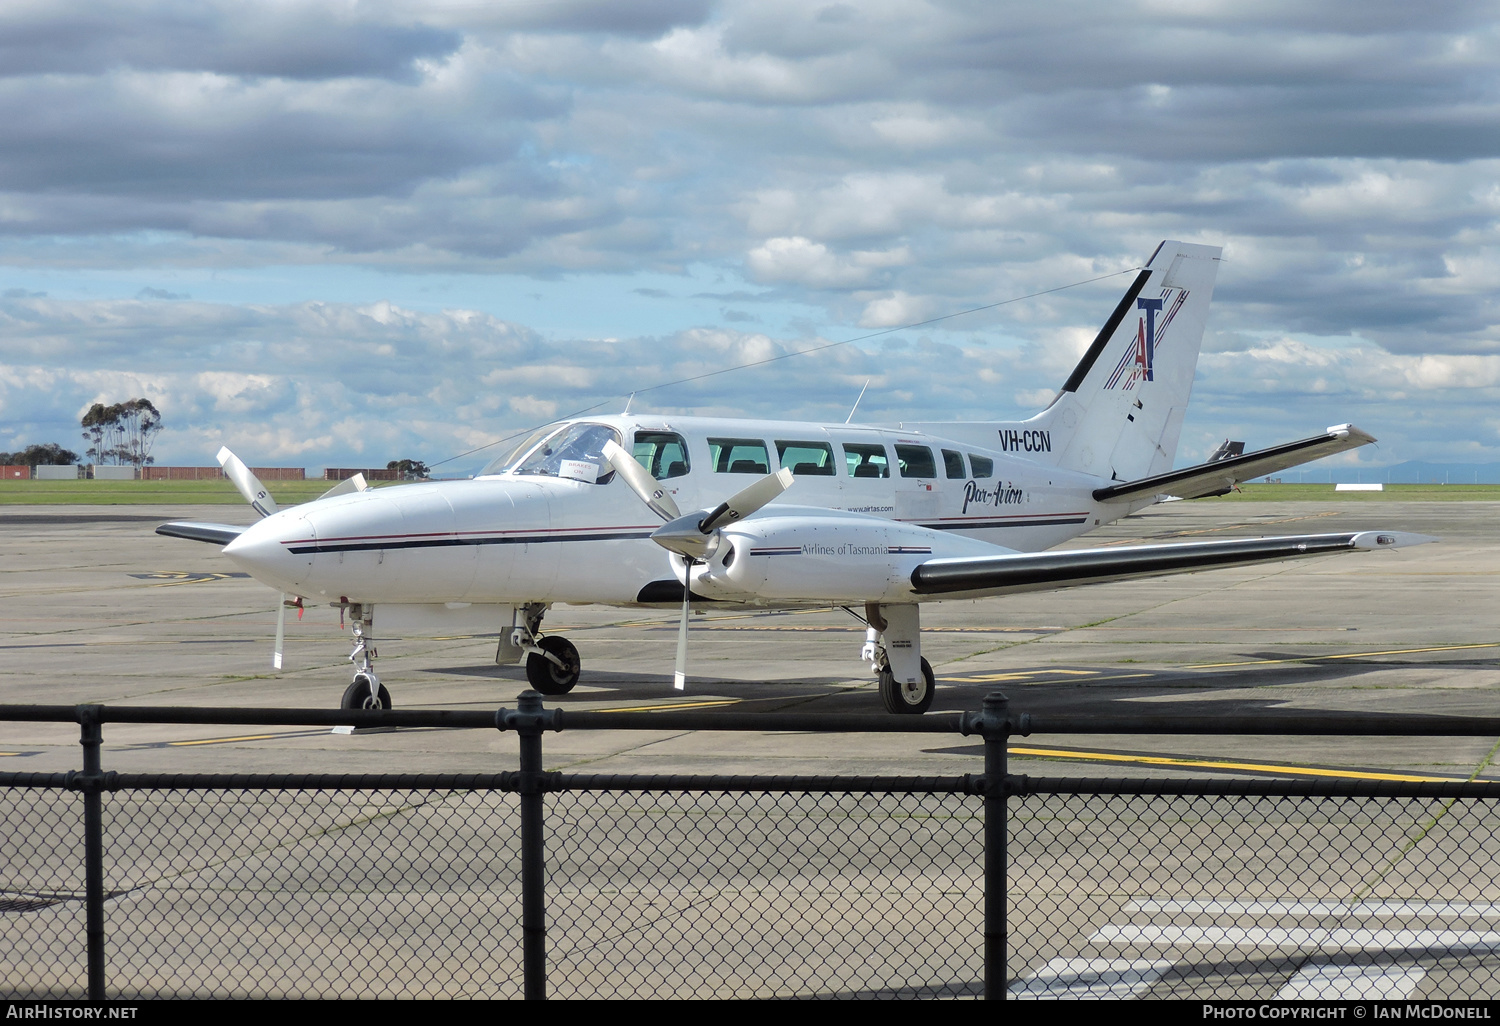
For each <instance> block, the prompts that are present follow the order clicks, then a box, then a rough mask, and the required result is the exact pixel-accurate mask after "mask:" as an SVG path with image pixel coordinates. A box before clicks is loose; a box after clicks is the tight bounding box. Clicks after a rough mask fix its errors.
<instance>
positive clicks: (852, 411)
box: [844, 378, 870, 424]
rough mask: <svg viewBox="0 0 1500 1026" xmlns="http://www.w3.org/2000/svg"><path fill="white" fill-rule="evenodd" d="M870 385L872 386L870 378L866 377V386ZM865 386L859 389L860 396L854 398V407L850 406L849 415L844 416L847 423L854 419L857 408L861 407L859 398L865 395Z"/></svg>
mask: <svg viewBox="0 0 1500 1026" xmlns="http://www.w3.org/2000/svg"><path fill="white" fill-rule="evenodd" d="M869 387H870V379H869V378H865V388H869ZM865 388H861V389H860V390H859V398H858V399H855V400H854V405H853V406H852V407H850V409H849V416H847V417H845V418H844V423H845V424H847V423H849V422H850V421H851V420H853V419H854V411H855V410H857V409H859V400H860V399H863V398H864V397H865Z"/></svg>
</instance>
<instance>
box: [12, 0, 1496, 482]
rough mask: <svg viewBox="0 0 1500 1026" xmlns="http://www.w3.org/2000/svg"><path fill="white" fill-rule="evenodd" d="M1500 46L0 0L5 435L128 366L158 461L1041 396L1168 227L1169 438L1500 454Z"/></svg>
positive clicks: (883, 19)
mask: <svg viewBox="0 0 1500 1026" xmlns="http://www.w3.org/2000/svg"><path fill="white" fill-rule="evenodd" d="M1497 69H1500V11H1497V8H1496V5H1495V4H1493V3H1473V2H1469V3H1464V4H1436V5H1431V4H1423V5H1417V4H1411V3H1404V2H1381V0H1365V2H1361V3H1358V4H1350V3H1328V4H1319V3H1309V2H1307V0H1299V2H1294V3H1290V2H1289V3H1278V2H1274V0H1267V2H1261V3H1256V4H1244V3H1232V2H1228V0H1225V2H1213V0H1192V2H1190V0H1175V2H1174V0H1157V2H1149V0H1109V2H1101V3H1091V2H1086V0H1078V2H1070V3H1065V4H1053V5H1039V4H1034V3H996V2H981V0H972V2H971V0H859V2H853V3H840V2H831V3H821V2H819V0H812V2H807V0H797V2H786V0H724V2H713V0H633V2H630V3H620V2H616V0H486V2H480V0H451V2H449V0H433V2H417V0H410V2H407V0H388V2H382V0H375V2H357V0H307V2H287V0H265V2H261V3H257V4H249V5H246V4H242V3H231V2H228V0H159V2H149V0H10V2H8V3H6V4H5V5H3V6H0V124H4V125H5V126H6V130H5V131H4V132H3V133H0V449H10V448H18V447H20V446H21V445H24V444H26V443H31V442H44V441H57V442H61V443H63V444H64V445H66V446H69V447H73V448H79V449H81V448H82V444H81V441H80V437H79V433H78V427H77V423H78V418H79V416H80V415H81V413H82V412H83V410H84V409H85V408H86V407H87V406H88V405H89V404H91V403H93V402H96V401H105V402H115V401H119V400H122V399H126V398H133V397H135V396H138V395H139V396H146V397H149V398H150V399H152V400H153V401H154V402H155V403H156V404H157V405H158V406H159V407H160V408H161V409H162V411H163V413H164V415H165V419H166V426H167V430H166V431H165V432H164V433H163V434H162V436H161V438H160V440H159V442H158V446H157V450H156V455H157V457H158V462H161V463H185V464H206V463H211V462H212V454H213V452H214V451H215V450H216V448H217V447H218V445H220V444H221V443H225V442H227V443H228V444H230V445H231V446H232V447H234V448H235V449H236V450H238V451H239V452H240V453H241V455H242V456H244V458H245V459H246V461H247V462H249V463H251V464H254V465H269V464H285V465H292V466H298V465H305V466H307V467H309V468H317V467H321V466H324V465H327V464H334V465H344V466H366V465H383V464H384V463H385V462H386V461H387V460H389V459H394V458H399V457H413V458H420V459H425V460H427V461H428V462H429V463H438V462H439V461H444V460H448V461H449V462H446V463H444V464H443V467H442V469H443V470H445V471H449V472H459V471H470V470H473V469H474V468H475V467H476V466H478V465H480V464H481V463H482V462H483V461H484V460H485V459H486V458H487V457H488V456H490V455H493V454H494V450H485V451H482V452H479V453H475V454H472V455H469V456H462V457H459V458H458V459H453V460H450V457H454V456H456V455H457V454H460V453H464V452H466V451H467V450H470V449H473V448H475V447H477V446H482V445H485V444H486V443H490V442H493V441H494V440H495V439H497V438H501V437H503V436H505V435H508V434H511V433H512V432H515V431H518V430H522V429H525V428H528V427H531V426H533V425H535V424H538V423H541V422H544V421H546V420H548V419H551V418H553V417H557V416H563V415H567V414H570V413H573V412H575V411H578V410H582V409H585V408H590V407H594V408H597V409H601V410H606V411H610V412H618V410H619V409H621V408H622V407H623V404H624V400H623V398H622V397H623V396H625V395H627V394H628V393H630V392H632V391H638V392H639V393H640V394H639V395H638V396H637V398H636V399H635V409H637V410H640V409H647V408H649V409H655V410H663V411H671V412H692V413H733V414H745V415H751V416H773V417H796V418H808V419H832V420H839V421H842V420H843V419H844V417H845V416H846V415H847V413H848V411H849V407H850V405H851V404H852V403H853V402H854V399H855V397H856V396H857V395H858V393H859V391H860V388H861V386H863V385H864V383H865V382H866V381H867V380H868V381H869V391H868V393H867V394H866V395H865V398H864V400H863V401H862V403H861V405H860V419H861V420H865V421H870V422H877V423H880V422H894V421H896V420H899V419H902V418H906V419H932V420H938V419H988V418H1011V417H1017V416H1025V415H1029V414H1030V413H1031V412H1033V411H1034V410H1036V409H1037V408H1039V407H1040V406H1041V405H1042V404H1044V403H1045V402H1046V401H1047V400H1048V399H1049V398H1050V397H1051V395H1052V393H1053V390H1055V388H1056V387H1057V386H1058V385H1059V384H1060V383H1061V382H1062V380H1063V379H1064V377H1065V376H1066V374H1067V371H1068V369H1069V368H1070V367H1071V365H1072V363H1073V362H1074V360H1075V359H1076V358H1077V356H1078V354H1079V353H1080V352H1081V350H1082V348H1083V346H1084V345H1085V344H1086V343H1087V341H1088V340H1089V339H1090V338H1092V336H1093V334H1094V332H1095V331H1096V330H1097V328H1098V325H1099V324H1100V323H1101V322H1102V321H1103V320H1104V318H1105V317H1106V316H1107V315H1108V313H1109V311H1110V309H1111V308H1112V307H1113V305H1114V303H1115V301H1116V299H1117V298H1118V295H1119V294H1120V292H1121V291H1122V290H1123V287H1124V284H1125V282H1126V281H1127V280H1128V277H1125V276H1120V275H1119V274H1118V273H1117V272H1121V271H1124V270H1126V269H1129V268H1133V267H1136V266H1138V265H1139V264H1140V263H1142V262H1143V261H1144V259H1145V258H1146V257H1147V256H1148V255H1149V254H1150V253H1151V251H1152V249H1153V248H1154V247H1155V246H1156V244H1157V243H1158V242H1159V241H1161V240H1162V239H1163V238H1178V239H1183V240H1186V241H1191V242H1203V243H1210V244H1213V245H1220V246H1223V247H1224V249H1225V258H1224V262H1223V264H1222V266H1221V269H1220V273H1219V281H1218V288H1217V292H1216V299H1215V304H1214V309H1213V312H1212V314H1211V315H1210V319H1209V334H1208V336H1207V337H1206V338H1205V342H1204V356H1203V359H1202V361H1201V362H1200V365H1199V372H1198V384H1197V390H1196V392H1195V398H1194V404H1193V407H1192V409H1191V411H1190V413H1189V418H1188V424H1187V427H1186V430H1185V432H1184V436H1183V448H1182V451H1181V452H1180V453H1179V462H1192V461H1195V460H1197V459H1199V458H1202V457H1203V456H1204V455H1206V454H1207V453H1208V452H1209V451H1210V450H1211V449H1212V448H1213V447H1214V445H1215V444H1216V443H1217V442H1218V441H1219V440H1220V439H1222V438H1224V437H1226V436H1231V437H1234V438H1237V439H1244V440H1246V441H1247V442H1248V443H1249V444H1250V446H1251V447H1259V446H1262V445H1269V444H1273V443H1275V442H1278V441H1285V440H1290V439H1293V438H1299V437H1303V436H1305V435H1307V434H1311V433H1314V432H1316V431H1320V430H1322V429H1323V428H1324V427H1325V426H1327V425H1329V424H1334V423H1341V422H1344V421H1352V422H1353V423H1355V424H1358V425H1359V426H1360V427H1362V428H1364V429H1366V430H1368V431H1370V432H1371V433H1373V434H1375V435H1377V436H1379V437H1380V439H1381V444H1380V446H1379V448H1378V449H1376V448H1374V447H1367V448H1366V449H1363V450H1360V451H1359V452H1358V453H1355V454H1348V455H1347V456H1346V457H1344V459H1345V461H1346V462H1347V461H1350V460H1355V459H1358V460H1361V461H1363V463H1364V464H1366V465H1369V466H1383V465H1387V464H1391V463H1397V462H1400V461H1403V460H1407V459H1426V460H1436V461H1447V462H1488V461H1494V460H1500V403H1497V400H1500V309H1497V301H1496V298H1495V297H1496V296H1497V295H1500V291H1497V290H1500V230H1497V223H1500V180H1497V179H1500V71H1497ZM1111 275H1113V276H1111ZM1091 279H1101V280H1093V281H1090V280H1091ZM1084 282H1087V283H1086V284H1078V283H1084ZM1061 286H1073V287H1070V288H1065V289H1063V290H1062V291H1054V292H1048V293H1047V294H1045V295H1042V296H1037V297H1035V298H1030V299H1021V298H1020V297H1024V296H1028V295H1031V294H1033V293H1038V292H1042V291H1044V290H1052V289H1058V288H1059V287H1061ZM1013 299H1015V300H1018V301H1017V302H1005V301H1008V300H1013ZM996 303H1004V304H1005V305H1001V306H998V307H995V308H993V309H990V310H987V311H985V312H981V313H975V314H968V315H965V316H961V317H956V318H952V319H949V320H945V321H942V322H941V323H939V324H935V325H930V326H927V327H923V328H915V329H907V330H897V331H885V329H890V328H899V327H900V326H901V325H905V324H909V323H912V322H916V321H921V320H924V319H927V318H932V317H938V316H942V315H945V314H950V313H953V312H955V311H961V310H965V309H969V308H973V307H980V306H986V305H989V304H996ZM883 331H884V333H883V334H877V333H880V332H883ZM853 339H860V341H853V342H850V343H849V344H847V345H842V346H838V347H835V348H831V349H826V350H824V351H822V352H819V353H816V354H812V355H808V356H800V357H795V358H792V359H787V360H781V361H778V362H775V363H772V364H769V365H766V366H764V367H760V368H757V369H752V370H745V371H739V372H735V373H730V374H723V375H718V376H715V377H711V378H707V379H701V380H698V381H695V382H690V383H687V384H678V385H670V386H668V387H663V388H655V389H653V388H652V386H654V385H659V384H661V383H663V382H669V381H673V380H676V379H679V378H686V377H692V376H695V375H699V374H702V373H704V372H707V371H712V370H717V369H720V368H724V367H729V366H734V365H737V364H741V363H747V362H751V361H755V360H760V359H765V358H767V357H770V356H775V355H779V354H783V353H788V352H795V351H798V350H804V349H810V348H813V347H817V346H823V345H826V344H828V343H830V342H843V341H846V340H853ZM601 404H602V405H601Z"/></svg>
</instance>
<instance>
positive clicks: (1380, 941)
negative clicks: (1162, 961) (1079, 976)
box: [1089, 924, 1500, 953]
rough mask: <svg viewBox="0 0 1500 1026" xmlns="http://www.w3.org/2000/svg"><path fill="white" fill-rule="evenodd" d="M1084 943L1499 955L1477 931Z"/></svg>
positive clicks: (1176, 931)
mask: <svg viewBox="0 0 1500 1026" xmlns="http://www.w3.org/2000/svg"><path fill="white" fill-rule="evenodd" d="M1089 940H1091V941H1093V942H1094V943H1095V944H1137V945H1160V946H1168V945H1170V946H1174V947H1175V946H1185V947H1214V948H1311V949H1313V950H1316V951H1420V952H1423V953H1449V952H1468V951H1500V933H1494V932H1490V931H1478V930H1349V929H1333V930H1329V929H1319V928H1304V927H1259V926H1172V925H1168V926H1115V925H1114V924H1111V925H1109V926H1106V927H1104V928H1103V929H1102V930H1100V931H1099V932H1097V933H1095V934H1094V935H1093V936H1092V937H1090V938H1089Z"/></svg>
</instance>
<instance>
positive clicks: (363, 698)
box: [339, 673, 391, 709]
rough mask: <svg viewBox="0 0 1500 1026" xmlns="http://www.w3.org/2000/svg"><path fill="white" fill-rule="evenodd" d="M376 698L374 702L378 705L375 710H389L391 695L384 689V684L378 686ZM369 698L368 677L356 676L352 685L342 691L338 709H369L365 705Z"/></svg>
mask: <svg viewBox="0 0 1500 1026" xmlns="http://www.w3.org/2000/svg"><path fill="white" fill-rule="evenodd" d="M376 696H377V697H376V701H377V702H378V703H379V705H378V706H376V708H380V709H389V708H391V693H390V692H389V691H387V690H386V687H385V685H384V684H382V685H380V690H379V691H378V692H377V693H376ZM369 697H370V679H369V678H368V677H366V676H365V675H364V674H363V673H361V674H358V675H357V676H356V677H355V678H354V683H352V684H350V685H349V686H348V687H347V688H345V689H344V697H343V699H342V700H341V701H340V702H339V708H340V709H365V708H371V707H370V706H368V705H367V704H366V702H367V701H368V699H369Z"/></svg>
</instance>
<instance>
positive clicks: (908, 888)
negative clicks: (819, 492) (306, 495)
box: [0, 693, 1500, 1000]
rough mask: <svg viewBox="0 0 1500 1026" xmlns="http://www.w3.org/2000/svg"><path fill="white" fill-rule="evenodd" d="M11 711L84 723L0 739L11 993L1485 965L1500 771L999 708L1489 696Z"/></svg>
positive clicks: (2, 872) (1335, 987) (1208, 723)
mask: <svg viewBox="0 0 1500 1026" xmlns="http://www.w3.org/2000/svg"><path fill="white" fill-rule="evenodd" d="M5 720H9V721H35V722H76V723H78V724H79V725H80V728H81V743H82V746H83V768H82V771H81V772H80V771H73V772H69V773H55V774H49V773H6V774H0V796H3V798H0V800H3V801H4V803H5V805H4V811H5V823H6V826H7V829H6V831H5V834H4V837H3V839H0V857H3V867H0V969H3V971H4V974H5V980H6V981H7V982H6V987H5V989H6V990H7V991H8V996H10V997H13V998H75V999H76V998H79V997H85V996H86V997H88V998H89V999H91V1000H102V999H105V998H106V997H108V998H113V999H130V998H141V997H167V996H185V997H200V996H290V997H314V996H317V997H329V996H349V997H395V996H470V997H528V998H540V997H546V996H563V997H568V996H580V997H591V996H592V997H599V996H611V997H619V996H636V997H672V996H685V997H730V996H740V997H749V996H761V997H764V996H776V995H783V996H835V997H837V996H845V997H878V996H887V997H913V996H933V997H938V996H985V997H990V998H998V997H1005V996H1007V995H1008V994H1009V995H1010V996H1016V997H1035V996H1049V997H1050V996H1079V995H1084V996H1101V997H1102V996H1157V997H1160V996H1189V995H1191V996H1195V997H1205V996H1207V997H1220V998H1227V997H1235V996H1242V995H1253V996H1255V997H1257V998H1261V999H1264V998H1266V997H1275V996H1278V995H1279V996H1301V997H1307V996H1327V997H1334V996H1338V997H1347V996H1350V995H1353V994H1359V995H1363V996H1371V995H1376V994H1382V995H1386V996H1390V995H1396V994H1398V993H1399V994H1400V995H1402V996H1406V995H1410V994H1413V993H1415V992H1416V991H1418V990H1421V991H1422V996H1474V995H1481V996H1494V995H1496V994H1500V980H1497V979H1496V975H1495V970H1496V969H1497V968H1500V864H1497V859H1500V855H1495V854H1492V853H1494V852H1496V851H1497V848H1500V846H1497V845H1496V843H1495V841H1496V839H1497V836H1500V815H1497V812H1500V807H1497V806H1496V804H1495V799H1496V798H1500V785H1497V784H1489V783H1477V782H1472V783H1466V782H1453V783H1400V782H1392V781H1341V780H1317V779H1288V780H1264V779H1245V778H1230V777H1220V778H1216V779H1191V780H1189V779H1175V778H1172V779H1116V780H1101V779H1086V778H1075V779H1062V778H1028V777H1024V776H1015V775H1011V774H1009V773H1008V771H1007V764H1006V762H1007V755H1006V746H1007V743H1008V741H1009V739H1010V738H1011V736H1012V735H1013V734H1026V733H1069V734H1080V733H1111V734H1129V733H1140V734H1302V735H1334V734H1344V735H1385V736H1392V735H1424V734H1425V735H1436V736H1460V735H1469V736H1474V735H1482V736H1500V719H1495V718H1485V719H1463V720H1458V719H1453V718H1444V717H1370V716H1341V715H1327V716H1311V717H1310V716H1308V715H1307V714H1299V715H1298V716H1297V717H1296V718H1295V719H1292V718H1289V717H1283V716H1275V715H1272V716H1266V715H1260V716H1256V717H1231V718H1225V717H1213V718H1208V717H1173V716H1153V717H1132V718H1121V717H1111V718H1108V719H1103V718H1097V717H1085V716H1047V717H1041V716H1026V715H1020V716H1012V715H1011V713H1010V711H1009V708H1008V705H1007V703H1006V701H1005V699H1004V698H1003V696H999V695H992V696H989V697H988V698H986V700H985V702H984V706H983V709H982V710H981V711H979V712H971V713H952V714H939V715H929V716H923V717H892V716H858V715H838V716H831V715H813V714H770V715H757V714H744V713H725V712H683V711H679V712H670V711H667V712H657V713H649V714H643V713H611V712H577V711H572V710H561V709H547V708H545V707H544V706H543V705H542V701H541V699H540V696H536V695H533V694H530V693H528V694H525V695H523V696H521V699H520V702H519V707H518V708H517V709H513V710H511V709H501V710H499V711H498V712H496V713H493V714H489V713H466V712H438V711H428V712H423V711H405V712H396V711H387V712H355V713H351V712H340V711H325V710H275V709H272V710H264V709H255V710H248V709H225V710H209V709H182V708H142V707H105V706H80V707H76V708H75V707H15V706H11V707H0V721H5ZM107 723H109V724H115V723H119V724H123V723H157V724H161V723H191V724H256V725H299V726H308V725H336V724H350V723H352V724H353V725H355V726H365V727H371V726H386V727H403V726H404V727H450V728H469V729H476V728H483V729H491V730H493V729H499V730H503V731H514V732H515V733H517V734H518V735H519V739H520V753H519V768H518V770H514V771H507V772H501V773H496V774H490V775H480V774H355V775H338V774H248V773H245V774H147V773H117V772H113V771H107V770H105V768H104V767H103V765H102V759H101V754H100V748H101V744H102V740H103V727H104V725H105V724H107ZM564 729H567V730H570V731H571V730H591V729H651V730H655V731H660V730H719V731H724V730H755V731H766V730H777V731H810V732H833V731H837V732H850V731H860V732H902V733H907V732H920V733H933V734H948V735H953V734H961V735H978V736H980V737H981V738H982V739H983V751H984V759H985V763H984V773H983V774H982V775H980V774H963V775H951V776H939V777H916V776H889V777H864V778H860V777H849V776H810V775H786V776H728V775H690V776H689V775H655V776H650V775H613V774H611V775H604V774H582V773H559V772H547V771H545V770H544V767H543V750H542V745H543V735H544V734H545V732H547V731H559V730H564ZM1012 854H1014V860H1012ZM1491 922H1493V923H1494V924H1495V926H1494V928H1493V929H1491V928H1490V924H1491ZM1007 962H1009V971H1008V970H1007ZM1012 977H1014V980H1012ZM1403 988H1405V989H1404V990H1403Z"/></svg>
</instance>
